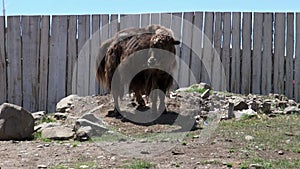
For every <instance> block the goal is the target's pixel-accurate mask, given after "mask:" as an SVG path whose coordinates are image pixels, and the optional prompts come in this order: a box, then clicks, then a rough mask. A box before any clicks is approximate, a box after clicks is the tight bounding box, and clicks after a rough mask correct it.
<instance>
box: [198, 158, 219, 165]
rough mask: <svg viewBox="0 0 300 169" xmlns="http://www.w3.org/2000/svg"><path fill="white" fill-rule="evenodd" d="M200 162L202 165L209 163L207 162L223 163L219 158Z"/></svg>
mask: <svg viewBox="0 0 300 169" xmlns="http://www.w3.org/2000/svg"><path fill="white" fill-rule="evenodd" d="M200 164H201V165H207V164H213V165H221V164H222V162H221V161H219V160H215V159H212V160H204V161H200Z"/></svg>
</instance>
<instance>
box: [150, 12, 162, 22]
mask: <svg viewBox="0 0 300 169" xmlns="http://www.w3.org/2000/svg"><path fill="white" fill-rule="evenodd" d="M151 24H160V21H159V13H151Z"/></svg>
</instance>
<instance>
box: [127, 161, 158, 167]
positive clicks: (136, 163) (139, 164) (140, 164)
mask: <svg viewBox="0 0 300 169" xmlns="http://www.w3.org/2000/svg"><path fill="white" fill-rule="evenodd" d="M154 166H155V165H154V164H151V163H150V162H147V161H143V160H136V161H134V162H132V163H131V164H125V165H123V166H122V168H131V169H145V168H151V167H154Z"/></svg>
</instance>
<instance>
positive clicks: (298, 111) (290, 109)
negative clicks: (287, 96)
mask: <svg viewBox="0 0 300 169" xmlns="http://www.w3.org/2000/svg"><path fill="white" fill-rule="evenodd" d="M283 113H284V114H300V109H299V108H297V107H296V106H290V107H287V108H285V109H284V111H283Z"/></svg>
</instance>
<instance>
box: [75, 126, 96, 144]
mask: <svg viewBox="0 0 300 169" xmlns="http://www.w3.org/2000/svg"><path fill="white" fill-rule="evenodd" d="M91 133H92V127H91V126H85V127H80V128H79V129H78V130H77V131H76V140H78V141H88V140H90V136H91V135H92V134H91Z"/></svg>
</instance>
